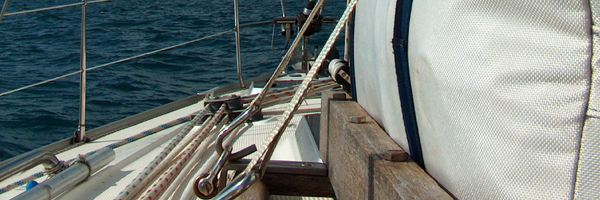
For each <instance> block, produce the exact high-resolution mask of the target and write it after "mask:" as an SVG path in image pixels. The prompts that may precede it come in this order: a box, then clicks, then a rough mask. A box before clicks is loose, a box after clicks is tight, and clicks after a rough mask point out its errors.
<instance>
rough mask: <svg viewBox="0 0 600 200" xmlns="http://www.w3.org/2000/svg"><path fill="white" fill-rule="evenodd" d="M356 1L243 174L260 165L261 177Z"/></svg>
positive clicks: (349, 7) (350, 5) (341, 20)
mask: <svg viewBox="0 0 600 200" xmlns="http://www.w3.org/2000/svg"><path fill="white" fill-rule="evenodd" d="M322 1H325V0H321V1H319V3H321V2H322ZM357 1H358V0H352V1H351V2H350V3H348V7H347V8H346V10H345V11H344V13H343V14H342V17H341V18H340V20H339V21H338V24H337V25H336V27H335V28H334V30H333V31H332V33H331V35H330V37H329V39H328V40H327V42H326V43H325V46H324V47H323V50H321V53H320V54H319V56H318V57H317V59H316V60H315V63H314V64H313V67H312V68H311V69H310V71H309V72H308V73H307V74H306V78H305V79H304V80H303V81H302V84H301V85H300V87H299V88H298V89H297V90H296V93H295V94H294V97H293V98H292V100H291V102H290V103H289V104H288V107H287V108H286V110H285V112H284V113H283V116H284V117H282V118H279V121H278V122H277V124H276V125H275V127H274V128H273V131H272V132H271V133H270V134H269V136H268V137H267V140H265V141H264V143H263V145H262V146H261V147H260V149H258V151H257V152H256V154H254V157H253V158H252V160H251V161H250V163H249V164H248V166H247V167H246V169H245V170H244V173H246V174H248V173H249V172H250V171H251V170H253V169H254V167H255V166H256V165H258V164H260V168H258V169H259V170H260V175H259V177H262V175H263V174H264V172H265V169H266V165H267V164H268V162H269V161H270V159H271V155H272V154H273V151H274V149H275V146H276V145H277V143H278V142H279V139H280V138H281V136H282V134H283V132H284V130H285V128H286V127H287V125H288V124H289V122H290V120H291V119H292V117H293V116H294V112H295V111H296V110H298V107H300V103H301V101H302V100H303V99H304V97H305V96H306V93H307V92H308V90H309V84H310V83H311V81H312V80H313V79H314V77H315V76H316V73H317V71H318V70H319V69H320V68H321V67H322V66H321V65H322V63H323V61H324V60H325V56H326V55H327V52H329V51H330V50H331V47H332V46H333V43H334V42H335V40H336V39H337V37H338V36H339V35H340V32H341V30H342V28H343V27H344V25H345V24H346V21H347V20H348V16H349V15H350V13H352V11H354V8H355V7H356V3H357ZM317 5H318V4H317ZM318 9H320V7H317V6H315V9H314V10H313V12H315V10H318ZM311 14H312V13H311ZM257 98H258V97H257ZM255 100H256V99H255ZM261 158H262V162H261V163H259V161H260V160H261Z"/></svg>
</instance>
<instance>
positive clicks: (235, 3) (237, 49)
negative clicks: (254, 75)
mask: <svg viewBox="0 0 600 200" xmlns="http://www.w3.org/2000/svg"><path fill="white" fill-rule="evenodd" d="M238 1H239V0H234V1H233V6H234V10H235V11H234V13H235V58H236V61H237V72H238V79H239V80H240V87H242V88H245V87H246V86H245V85H244V78H243V77H242V53H241V52H240V14H239V10H238Z"/></svg>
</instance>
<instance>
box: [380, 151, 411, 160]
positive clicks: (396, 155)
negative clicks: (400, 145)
mask: <svg viewBox="0 0 600 200" xmlns="http://www.w3.org/2000/svg"><path fill="white" fill-rule="evenodd" d="M384 158H385V160H387V161H392V162H402V161H406V160H408V153H406V151H404V150H387V151H386V152H385V153H384Z"/></svg>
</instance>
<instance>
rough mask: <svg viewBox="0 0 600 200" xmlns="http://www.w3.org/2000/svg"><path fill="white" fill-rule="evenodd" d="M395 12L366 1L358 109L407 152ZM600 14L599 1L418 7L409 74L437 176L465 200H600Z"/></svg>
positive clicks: (385, 0) (379, 1)
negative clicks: (394, 48)
mask: <svg viewBox="0 0 600 200" xmlns="http://www.w3.org/2000/svg"><path fill="white" fill-rule="evenodd" d="M395 5H396V2H395V1H393V0H361V1H360V3H359V5H358V7H357V10H356V22H355V24H356V26H355V32H354V33H355V40H354V52H355V58H354V63H355V64H354V67H355V72H356V73H355V75H354V78H355V80H356V85H355V87H356V95H357V101H358V102H359V103H360V104H361V105H362V106H363V107H364V108H365V110H367V112H369V113H370V114H371V115H373V117H374V118H375V119H376V120H377V121H378V123H379V124H380V125H382V126H383V127H384V129H386V131H387V132H388V133H389V134H390V136H391V137H392V138H393V139H394V140H395V141H396V142H397V143H398V144H399V145H400V146H401V147H403V148H405V149H406V150H408V148H409V147H408V143H407V139H406V134H405V132H404V126H403V123H402V122H403V121H402V120H403V119H402V114H401V111H402V110H401V107H400V101H399V100H398V98H399V97H398V87H399V86H398V84H393V83H396V82H397V81H396V80H397V77H396V73H395V70H396V68H395V67H396V66H397V65H398V63H395V62H394V59H393V58H394V57H393V53H394V52H393V51H392V43H391V39H392V34H393V26H394V25H398V23H399V22H394V21H393V20H394V13H395V12H396V11H395V9H396V8H395ZM598 14H600V1H582V0H568V1H565V0H556V1H546V0H528V1H506V0H445V1H434V0H414V1H413V3H412V9H411V16H410V26H409V35H408V68H409V70H410V81H411V87H412V95H413V97H412V98H413V100H414V112H415V114H416V122H417V127H418V133H419V137H420V144H421V148H422V153H423V158H424V163H425V167H426V170H427V172H428V173H429V174H430V175H431V176H432V177H433V178H435V179H436V180H437V181H438V182H439V183H440V184H441V185H442V186H443V187H445V188H446V189H447V190H448V191H449V192H450V193H452V195H454V196H455V197H457V198H459V199H571V198H575V199H600V119H599V118H600V72H599V70H600V56H599V55H600V38H599V34H600V33H599V32H600V28H599V27H598V26H597V25H595V24H599V23H600V17H599V16H598ZM390 20H391V21H390ZM400 87H402V86H400Z"/></svg>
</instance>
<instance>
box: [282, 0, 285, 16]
mask: <svg viewBox="0 0 600 200" xmlns="http://www.w3.org/2000/svg"><path fill="white" fill-rule="evenodd" d="M281 14H282V16H283V17H285V4H284V2H283V0H281Z"/></svg>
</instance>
